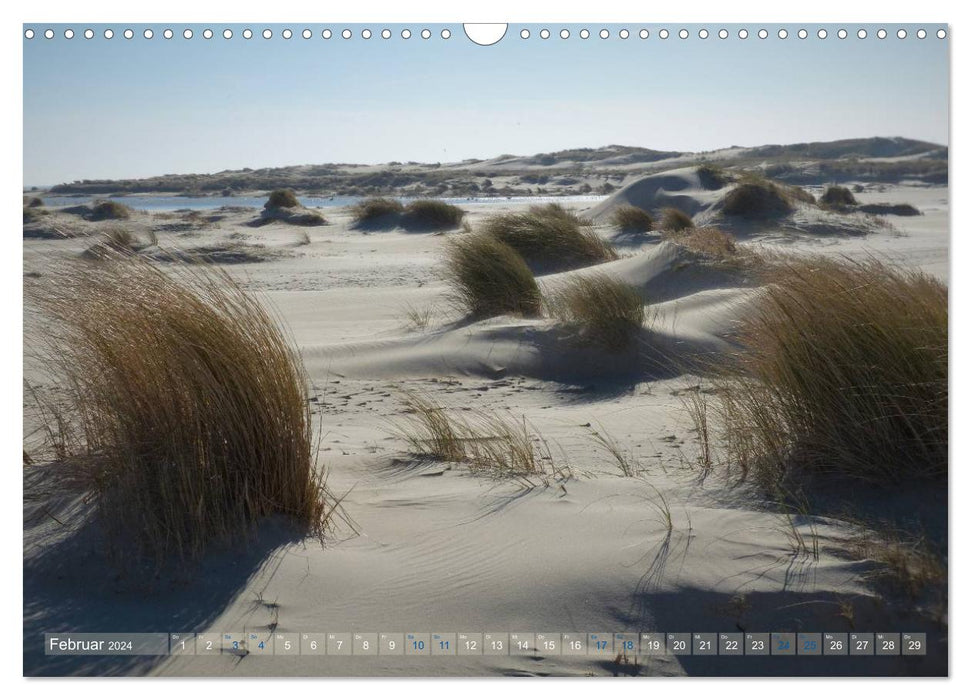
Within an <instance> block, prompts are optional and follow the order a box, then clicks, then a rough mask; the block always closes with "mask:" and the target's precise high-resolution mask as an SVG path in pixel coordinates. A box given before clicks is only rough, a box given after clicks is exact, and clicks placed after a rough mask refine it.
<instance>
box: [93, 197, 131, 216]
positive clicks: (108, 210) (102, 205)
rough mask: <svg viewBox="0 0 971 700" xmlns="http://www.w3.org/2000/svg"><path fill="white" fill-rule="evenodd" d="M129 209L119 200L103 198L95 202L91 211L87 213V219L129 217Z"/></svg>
mask: <svg viewBox="0 0 971 700" xmlns="http://www.w3.org/2000/svg"><path fill="white" fill-rule="evenodd" d="M130 218H131V209H129V208H128V207H126V206H125V205H124V204H122V203H121V202H115V201H113V200H110V199H106V200H103V201H101V202H96V203H95V205H94V206H93V207H91V211H90V213H89V214H88V220H90V221H106V220H109V219H130Z"/></svg>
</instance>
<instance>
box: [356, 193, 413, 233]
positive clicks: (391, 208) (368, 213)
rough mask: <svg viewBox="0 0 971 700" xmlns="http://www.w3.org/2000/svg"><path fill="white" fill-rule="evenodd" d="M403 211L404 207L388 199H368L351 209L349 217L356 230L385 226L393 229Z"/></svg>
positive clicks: (394, 200) (395, 200) (396, 201)
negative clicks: (352, 219)
mask: <svg viewBox="0 0 971 700" xmlns="http://www.w3.org/2000/svg"><path fill="white" fill-rule="evenodd" d="M404 210H405V207H404V205H403V204H402V203H401V202H399V201H398V200H397V199H391V198H390V197H369V198H368V199H362V200H361V201H360V202H358V203H357V204H355V205H354V206H352V207H351V216H352V217H353V218H354V226H355V227H356V228H370V227H377V226H381V225H386V226H387V228H394V227H395V226H396V225H397V223H398V217H400V216H401V213H402V212H403V211H404Z"/></svg>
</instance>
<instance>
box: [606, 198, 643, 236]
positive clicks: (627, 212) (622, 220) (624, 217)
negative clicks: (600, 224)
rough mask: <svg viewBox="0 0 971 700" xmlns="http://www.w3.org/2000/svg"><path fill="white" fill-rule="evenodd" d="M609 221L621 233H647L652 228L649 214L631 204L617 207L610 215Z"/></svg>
mask: <svg viewBox="0 0 971 700" xmlns="http://www.w3.org/2000/svg"><path fill="white" fill-rule="evenodd" d="M610 223H612V224H613V225H614V226H615V227H616V228H617V229H619V230H620V231H621V232H623V233H647V232H648V231H650V230H652V229H653V228H654V219H653V218H652V217H651V215H650V214H649V213H647V212H646V211H644V210H643V209H641V208H640V207H635V206H631V205H624V206H622V207H617V209H615V210H614V213H613V215H612V216H611V217H610Z"/></svg>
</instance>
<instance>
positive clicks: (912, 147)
mask: <svg viewBox="0 0 971 700" xmlns="http://www.w3.org/2000/svg"><path fill="white" fill-rule="evenodd" d="M947 156H948V149H947V148H946V147H945V146H941V145H939V144H934V143H928V142H925V141H916V140H913V139H905V138H862V139H846V140H841V141H828V142H817V143H801V144H790V145H767V146H757V147H754V148H743V147H738V146H732V147H730V148H724V149H720V150H716V151H708V152H702V153H690V152H679V151H655V150H651V149H649V148H640V147H634V146H616V145H615V146H605V147H602V148H577V149H569V150H564V151H557V152H553V153H541V154H536V155H532V156H514V155H501V156H498V157H495V158H490V159H487V160H479V159H469V160H464V161H462V162H459V163H416V162H408V163H398V162H392V163H383V164H375V165H353V164H346V163H329V164H321V165H294V166H287V167H279V168H259V169H253V168H244V169H242V170H224V171H221V172H218V173H211V174H184V175H161V176H157V177H147V178H141V179H132V180H78V181H75V182H71V183H64V184H59V185H56V186H54V187H52V188H51V189H50V191H51V192H52V193H53V194H64V195H73V194H85V195H109V194H133V193H148V192H167V193H183V194H188V195H226V194H232V193H234V192H263V191H270V190H273V189H278V188H289V189H291V190H294V191H297V192H300V193H324V194H334V195H351V196H355V195H356V196H371V195H373V196H388V195H394V196H399V197H401V196H411V197H428V196H433V197H441V196H454V197H468V196H512V195H527V194H557V195H566V194H571V195H579V194H609V193H610V192H611V191H612V190H613V189H615V188H616V187H618V186H619V185H621V184H623V181H624V179H625V177H626V176H627V175H628V174H631V173H645V172H661V171H665V170H671V169H673V168H678V167H680V166H688V165H700V164H704V163H714V164H718V165H720V166H724V167H740V168H748V169H758V168H761V169H765V171H766V172H765V174H767V175H769V176H770V177H775V178H778V179H781V180H784V181H786V182H791V183H793V184H805V183H808V182H825V181H844V180H846V179H850V178H855V179H862V180H865V181H873V182H899V181H901V180H905V179H906V180H919V181H924V182H928V183H935V184H944V183H946V182H947ZM861 163H866V167H861V165H860V164H861Z"/></svg>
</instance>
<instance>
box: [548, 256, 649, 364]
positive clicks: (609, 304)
mask: <svg viewBox="0 0 971 700" xmlns="http://www.w3.org/2000/svg"><path fill="white" fill-rule="evenodd" d="M546 308H547V310H548V311H549V313H550V315H551V316H553V317H554V318H556V319H557V320H558V321H560V322H561V323H564V324H567V325H569V326H575V327H577V328H578V329H579V331H580V337H581V339H583V340H584V341H585V342H589V343H591V344H593V345H599V346H601V347H604V348H607V349H608V350H622V349H624V348H626V347H628V346H629V345H630V344H631V343H632V342H633V341H634V339H636V338H637V335H638V334H639V333H640V331H641V327H642V326H643V325H644V319H645V314H644V302H643V300H642V299H641V297H640V294H638V292H637V289H635V288H634V287H632V286H631V285H629V284H627V283H625V282H621V281H619V280H615V279H613V278H612V277H609V276H607V275H605V274H602V273H600V274H593V275H583V276H576V277H574V278H573V279H570V280H569V281H568V282H566V283H565V284H563V285H562V286H560V287H559V288H557V289H556V290H555V291H554V292H552V293H550V294H547V296H546Z"/></svg>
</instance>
